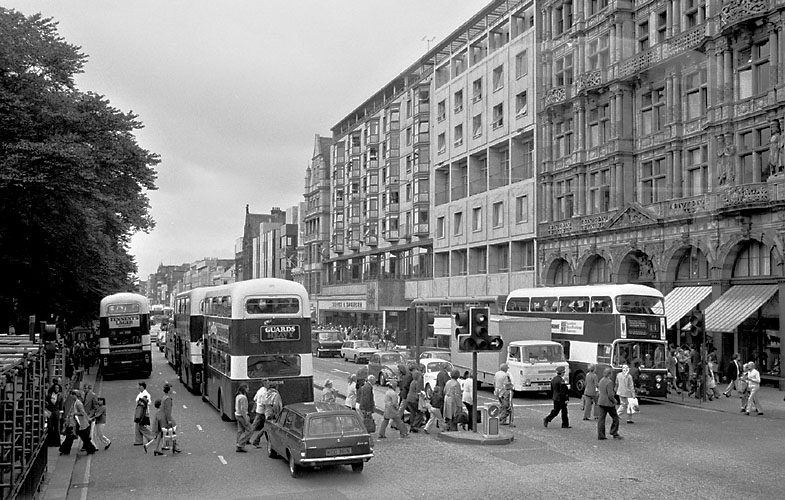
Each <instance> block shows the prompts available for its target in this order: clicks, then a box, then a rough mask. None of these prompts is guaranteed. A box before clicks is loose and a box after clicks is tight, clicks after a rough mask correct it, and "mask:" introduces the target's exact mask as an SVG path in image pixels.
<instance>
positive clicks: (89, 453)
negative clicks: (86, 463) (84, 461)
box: [87, 450, 95, 455]
mask: <svg viewBox="0 0 785 500" xmlns="http://www.w3.org/2000/svg"><path fill="white" fill-rule="evenodd" d="M93 453H95V450H92V451H88V452H87V454H88V455H92V454H93Z"/></svg>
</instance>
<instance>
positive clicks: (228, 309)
mask: <svg viewBox="0 0 785 500" xmlns="http://www.w3.org/2000/svg"><path fill="white" fill-rule="evenodd" d="M203 303H204V323H205V325H204V328H205V333H204V347H203V355H202V361H203V365H204V376H203V381H202V398H203V399H204V400H205V401H208V402H209V403H210V404H212V405H213V406H215V407H216V408H217V409H218V411H219V413H220V414H221V417H222V418H223V419H225V420H233V419H234V397H235V395H236V393H237V389H238V388H239V387H240V384H242V383H246V384H248V387H249V393H250V394H253V393H254V392H256V390H257V389H258V388H259V386H260V385H261V381H262V380H263V379H267V380H269V381H270V384H271V385H273V386H275V387H276V388H277V389H278V392H279V393H280V394H281V399H282V401H283V404H284V405H286V404H289V403H297V402H302V401H313V355H312V354H311V308H310V304H309V301H308V292H307V291H306V290H305V287H303V286H302V285H300V284H298V283H295V282H293V281H287V280H282V279H277V278H260V279H253V280H247V281H239V282H237V283H232V284H229V285H219V286H215V287H208V288H207V289H205V292H204V299H203Z"/></svg>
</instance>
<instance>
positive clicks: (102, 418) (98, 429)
mask: <svg viewBox="0 0 785 500" xmlns="http://www.w3.org/2000/svg"><path fill="white" fill-rule="evenodd" d="M97 401H98V407H97V408H96V409H95V440H96V441H98V444H99V445H103V447H104V450H108V449H109V446H110V445H111V444H112V441H111V440H110V439H109V438H108V437H106V436H105V435H104V426H105V425H106V399H105V398H103V397H100V398H98V400H97Z"/></svg>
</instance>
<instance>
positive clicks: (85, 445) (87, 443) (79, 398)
mask: <svg viewBox="0 0 785 500" xmlns="http://www.w3.org/2000/svg"><path fill="white" fill-rule="evenodd" d="M74 396H76V400H74V408H73V412H74V418H75V419H76V435H77V436H79V439H81V440H82V449H84V451H86V452H87V454H88V455H92V454H93V453H95V452H96V447H95V445H94V444H93V440H92V439H91V438H90V429H91V427H90V425H91V419H90V416H89V415H88V414H87V411H86V410H85V407H84V392H82V391H80V390H75V391H74Z"/></svg>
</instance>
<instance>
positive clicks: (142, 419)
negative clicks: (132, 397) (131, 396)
mask: <svg viewBox="0 0 785 500" xmlns="http://www.w3.org/2000/svg"><path fill="white" fill-rule="evenodd" d="M145 392H147V391H146V390H145ZM149 403H150V399H149V397H148V396H147V395H143V394H141V393H140V396H137V398H136V410H135V411H134V423H135V424H136V432H135V440H134V446H143V447H144V452H145V453H147V443H149V442H151V441H152V440H153V439H155V435H154V434H153V432H152V431H151V430H150V412H149V408H148V406H149Z"/></svg>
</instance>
